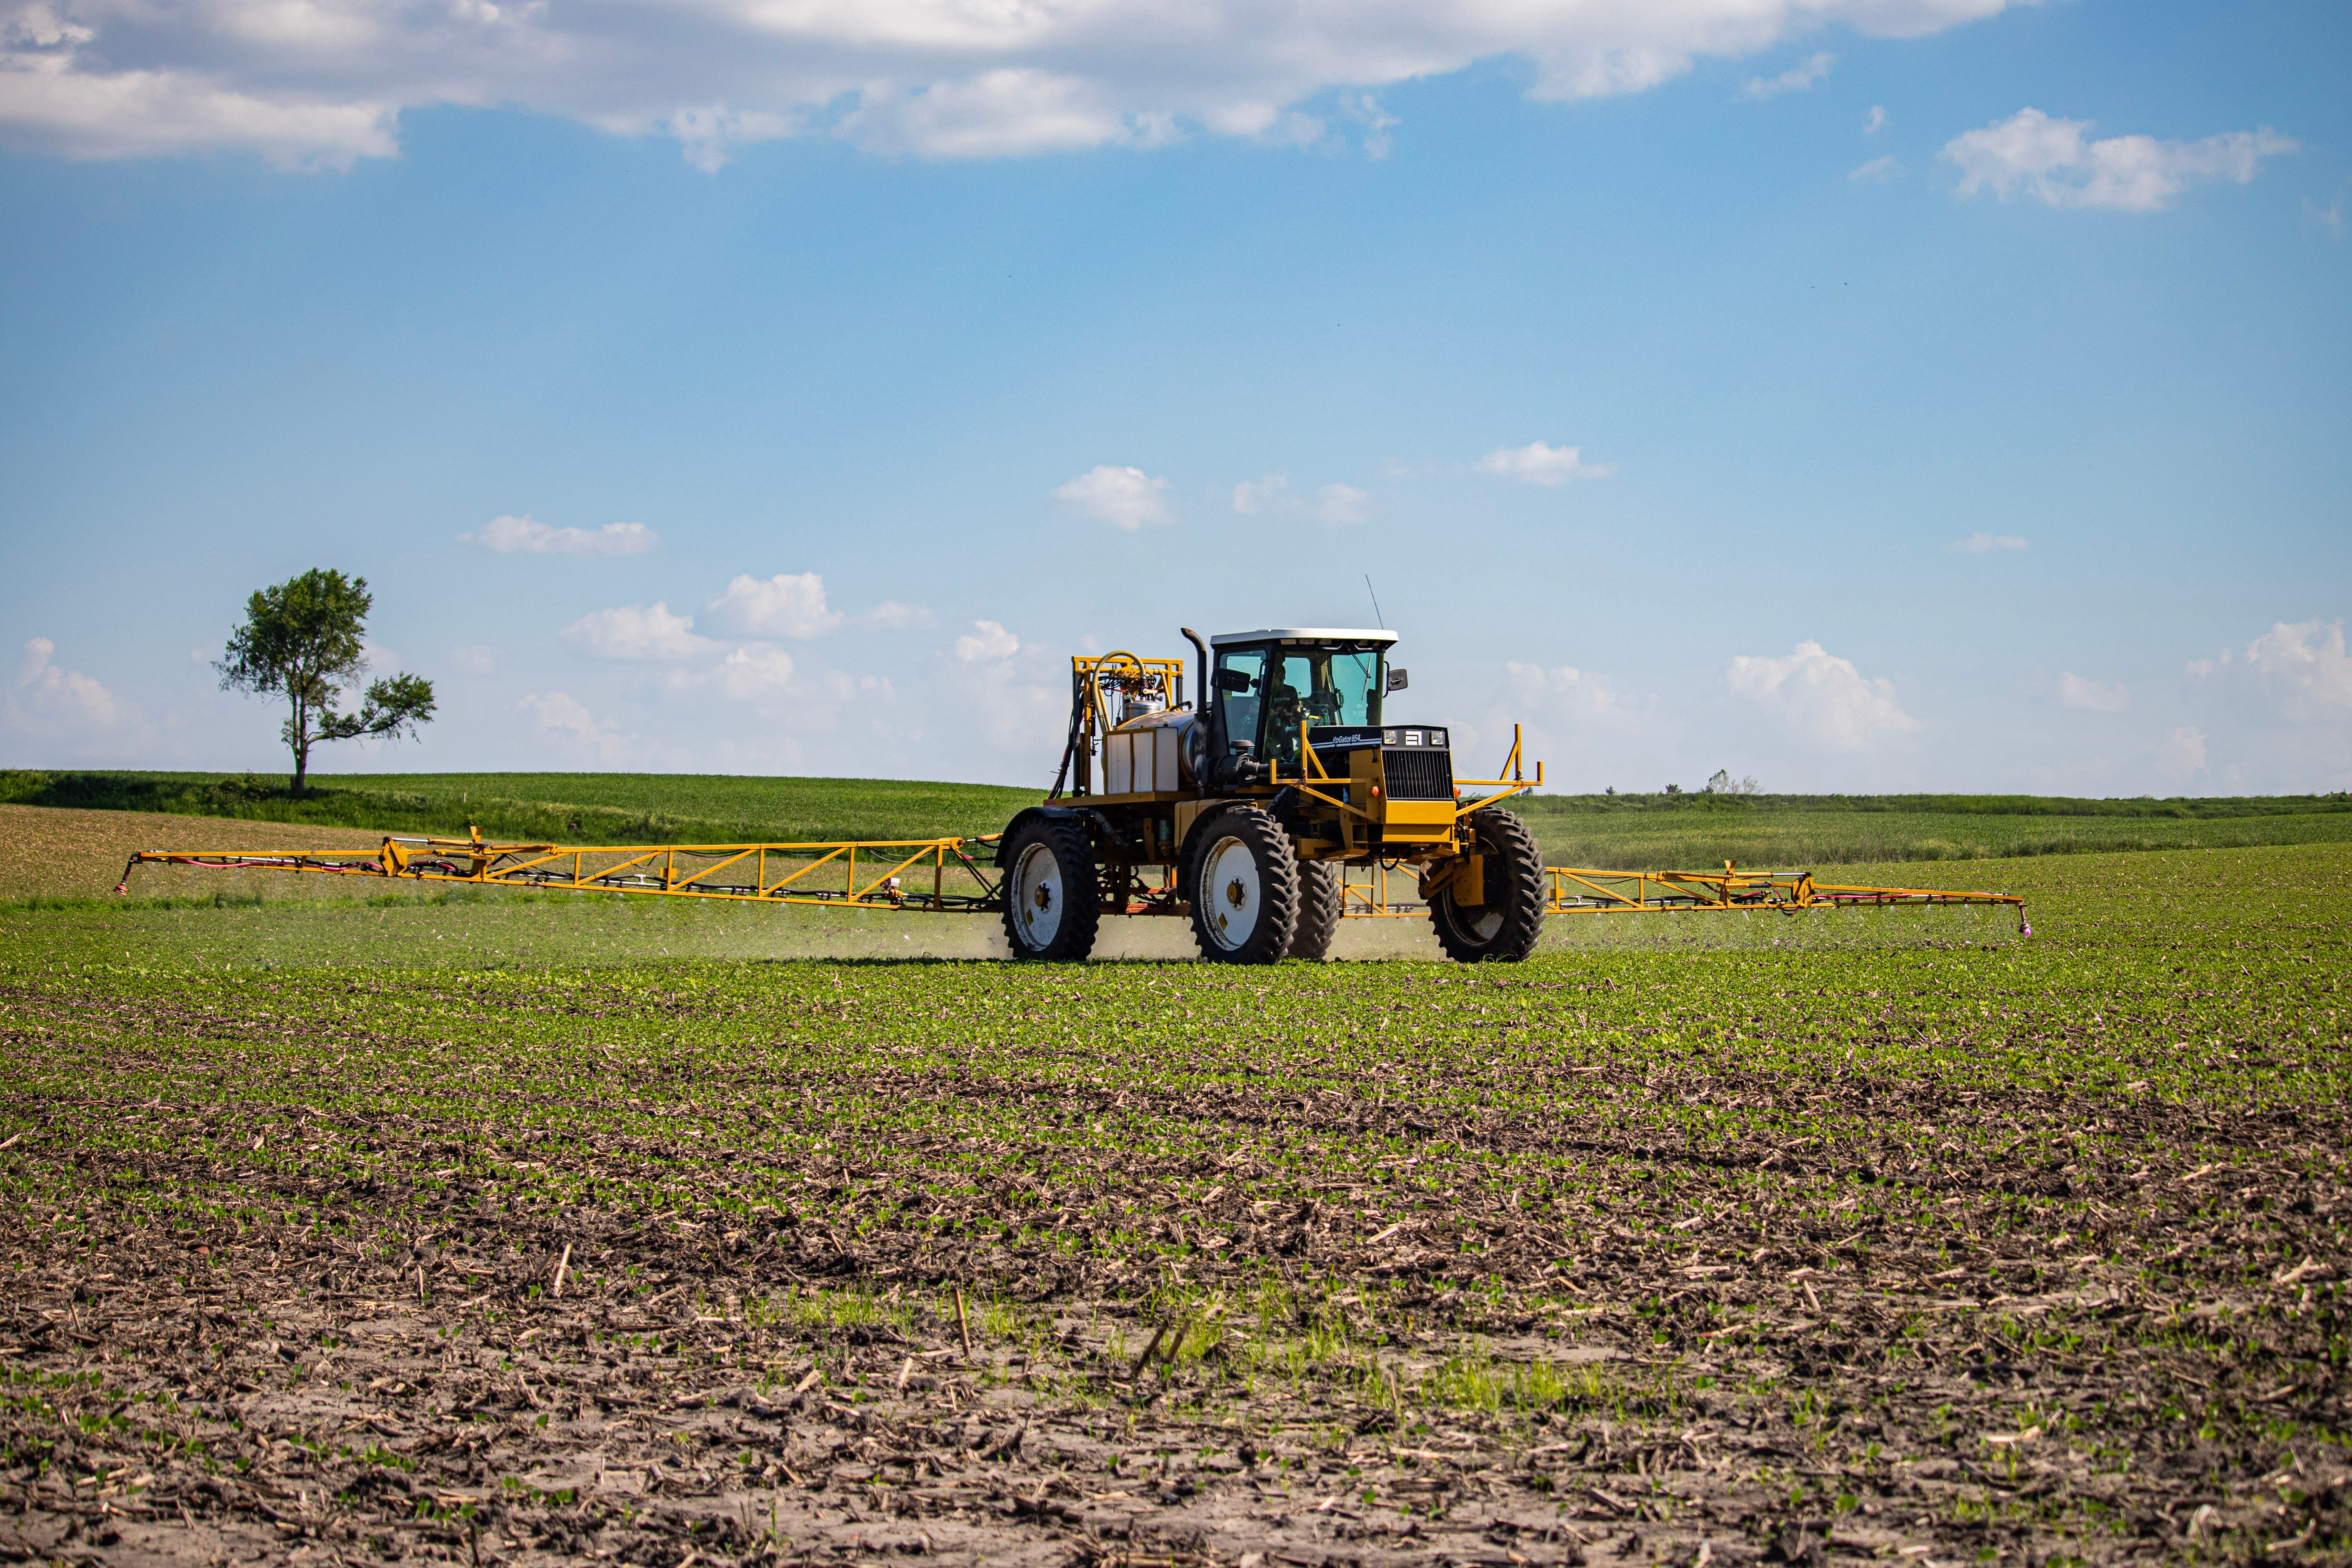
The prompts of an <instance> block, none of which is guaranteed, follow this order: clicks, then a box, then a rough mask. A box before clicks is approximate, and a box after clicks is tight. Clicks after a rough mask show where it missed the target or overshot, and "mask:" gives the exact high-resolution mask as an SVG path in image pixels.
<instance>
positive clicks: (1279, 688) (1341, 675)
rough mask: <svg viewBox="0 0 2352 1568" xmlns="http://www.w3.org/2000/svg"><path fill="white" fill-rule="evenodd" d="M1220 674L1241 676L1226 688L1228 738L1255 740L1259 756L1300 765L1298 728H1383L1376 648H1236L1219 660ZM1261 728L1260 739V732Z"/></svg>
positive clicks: (1227, 682)
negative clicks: (1241, 679)
mask: <svg viewBox="0 0 2352 1568" xmlns="http://www.w3.org/2000/svg"><path fill="white" fill-rule="evenodd" d="M1217 665H1218V668H1220V669H1228V670H1233V671H1234V672H1235V673H1236V675H1241V676H1244V677H1245V678H1246V679H1248V681H1249V685H1248V687H1247V689H1242V688H1241V685H1240V682H1239V680H1230V679H1229V680H1226V681H1223V682H1221V684H1222V685H1223V687H1224V689H1225V691H1224V700H1225V733H1226V734H1227V735H1229V736H1231V737H1232V738H1233V739H1234V740H1236V741H1240V740H1255V741H1256V742H1258V748H1257V754H1258V755H1259V756H1261V757H1271V758H1274V759H1276V760H1277V761H1280V762H1284V763H1297V761H1298V727H1299V726H1300V725H1301V724H1302V723H1303V724H1307V725H1309V726H1314V725H1321V724H1377V723H1379V722H1380V721H1381V655H1380V650H1379V649H1377V648H1331V647H1273V648H1247V649H1242V648H1236V649H1234V650H1232V651H1230V652H1227V653H1223V654H1221V655H1220V656H1219V658H1218V659H1217ZM1261 724H1263V727H1264V728H1263V732H1262V733H1261V732H1260V725H1261Z"/></svg>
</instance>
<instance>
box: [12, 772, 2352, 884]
mask: <svg viewBox="0 0 2352 1568" xmlns="http://www.w3.org/2000/svg"><path fill="white" fill-rule="evenodd" d="M312 784H313V791H312V794H311V795H310V796H309V797H307V798H305V799H303V800H300V801H296V800H293V799H290V798H289V797H288V796H287V795H286V793H285V781H284V780H283V779H282V778H278V777H277V776H275V775H270V776H267V777H255V776H253V775H249V774H240V775H231V774H220V773H42V772H37V771H25V770H19V771H15V772H0V803H9V802H13V803H16V804H19V805H39V806H52V807H68V808H76V809H104V810H122V811H139V812H145V813H177V814H185V815H194V816H213V817H222V818H230V819H236V820H246V821H263V822H279V823H301V824H310V825H316V826H348V827H359V828H367V829H373V830H377V831H381V832H400V833H435V834H440V835H444V836H451V837H462V836H463V835H464V834H465V832H466V829H467V826H468V824H470V823H478V824H479V825H480V826H481V828H482V830H483V831H484V832H485V833H486V834H488V835H490V836H491V837H504V838H509V839H522V840H527V841H547V840H553V841H556V842H560V843H570V844H583V843H584V844H686V843H698V842H699V843H740V842H749V841H761V840H764V841H780V840H781V841H790V840H794V839H824V838H929V837H941V836H944V835H947V834H982V833H995V832H1000V831H1002V830H1003V826H1004V825H1005V824H1006V823H1007V822H1008V821H1010V820H1011V819H1012V816H1013V813H1014V812H1016V811H1018V810H1020V809H1021V808H1022V807H1023V806H1024V805H1030V804H1032V803H1034V801H1036V800H1037V799H1039V798H1040V797H1041V796H1042V794H1043V791H1042V789H1041V790H1034V791H1033V790H1018V789H1005V788H1001V787H998V786H995V785H989V784H919V783H907V782H904V781H892V780H857V779H803V778H737V777H724V776H712V775H700V774H690V773H687V774H681V773H377V774H359V773H347V774H317V775H313V779H312ZM1516 809H1517V810H1519V811H1520V812H1521V813H1522V814H1523V815H1524V816H1526V817H1527V818H1528V823H1529V824H1530V826H1533V827H1534V829H1535V831H1536V836H1537V837H1538V839H1539V840H1540V841H1541V843H1542V845H1543V847H1544V853H1545V856H1546V858H1548V859H1549V861H1550V862H1551V863H1552V864H1553V865H1556V866H1598V867H1605V868H1613V869H1629V870H1631V869H1645V868H1647V869H1662V870H1673V869H1684V870H1687V869H1696V868H1704V867H1710V866H1719V865H1721V864H1722V863H1723V862H1724V861H1725V860H1737V861H1738V862H1739V863H1740V864H1742V865H1745V866H1751V867H1758V868H1765V867H1777V868H1790V869H1810V868H1815V867H1821V866H1843V865H1852V864H1854V863H1856V862H1862V861H1897V860H1968V859H1987V858H1996V859H1997V858H2011V857H2017V856H2029V855H2048V854H2066V853H2100V852H2106V851H2115V850H2147V849H2190V848H2243V847H2252V846H2256V845H2264V844H2326V843H2346V842H2352V796H2345V795H2305V796H2287V797H2253V798H2242V799H2213V800H2202V799H2198V800H2074V799H2063V798H2057V797H2049V796H2034V795H1748V796H1727V795H1610V796H1602V795H1524V796H1521V797H1520V799H1519V802H1518V804H1517V807H1516Z"/></svg>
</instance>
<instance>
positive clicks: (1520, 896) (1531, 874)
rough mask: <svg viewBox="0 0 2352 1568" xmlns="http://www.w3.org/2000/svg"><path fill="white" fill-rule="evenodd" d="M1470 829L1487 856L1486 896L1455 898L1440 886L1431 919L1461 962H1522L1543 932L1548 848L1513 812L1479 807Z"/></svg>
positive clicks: (1431, 905)
mask: <svg viewBox="0 0 2352 1568" xmlns="http://www.w3.org/2000/svg"><path fill="white" fill-rule="evenodd" d="M1470 830H1471V832H1472V834H1473V835H1475V837H1476V838H1477V841H1478V850H1479V853H1480V854H1482V855H1484V856H1485V857H1486V876H1485V878H1484V881H1485V882H1486V887H1485V889H1484V891H1485V892H1486V902H1485V903H1483V904H1470V905H1463V904H1456V903H1455V902H1454V894H1453V890H1452V889H1447V888H1441V889H1438V891H1437V896H1436V897H1435V898H1433V899H1432V900H1430V901H1429V923H1430V924H1431V925H1432V926H1433V927H1435V928H1436V930H1437V945H1438V946H1440V947H1442V948H1444V950H1445V956H1446V957H1448V958H1450V959H1452V960H1454V962H1455V963H1517V962H1518V961H1519V960H1520V959H1523V958H1525V957H1527V955H1528V953H1530V952H1534V951H1535V945H1536V939H1537V938H1538V937H1539V936H1541V935H1542V934H1543V921H1544V896H1543V880H1544V876H1543V851H1542V850H1540V849H1538V847H1536V836H1535V835H1534V834H1532V833H1530V832H1528V825H1527V824H1526V823H1524V822H1522V821H1520V820H1519V818H1518V816H1517V814H1516V813H1513V812H1508V811H1498V810H1495V809H1493V808H1491V807H1490V808H1488V809H1487V810H1485V811H1474V812H1472V813H1471V814H1470Z"/></svg>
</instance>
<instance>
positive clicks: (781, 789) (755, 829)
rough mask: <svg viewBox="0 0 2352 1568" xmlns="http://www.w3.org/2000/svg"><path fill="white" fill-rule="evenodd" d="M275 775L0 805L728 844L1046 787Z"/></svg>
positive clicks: (877, 821) (833, 832) (23, 779)
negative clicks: (295, 778)
mask: <svg viewBox="0 0 2352 1568" xmlns="http://www.w3.org/2000/svg"><path fill="white" fill-rule="evenodd" d="M310 784H311V788H310V793H309V794H308V795H305V796H304V797H303V798H302V799H300V800H295V799H293V798H291V797H290V796H289V795H288V794H287V793H286V780H285V779H284V778H282V777H280V776H278V775H276V774H268V775H262V776H256V775H254V774H249V773H247V774H230V773H51V772H40V771H36V770H22V769H20V770H14V771H0V802H5V803H14V804H17V805H46V806H62V807H68V808H72V809H79V810H111V811H139V812H148V813H173V814H183V815H188V816H211V817H225V818H232V819H237V820H243V821H251V822H281V823H304V824H311V825H316V826H337V827H359V828H365V829H370V830H373V831H376V832H383V833H431V834H437V835H441V836H444V837H465V834H466V830H467V827H468V826H470V825H477V824H478V825H479V826H480V827H481V829H482V831H483V832H484V833H485V834H488V835H489V836H490V837H499V838H508V839H520V840H524V841H529V842H546V841H554V842H559V843H565V844H697V843H700V844H734V843H744V842H751V841H765V842H793V841H795V840H802V839H829V838H936V837H946V836H948V835H950V834H982V833H997V832H1001V831H1003V827H1004V825H1005V823H1007V822H1008V821H1010V820H1011V819H1012V817H1013V813H1014V812H1016V811H1019V810H1020V809H1021V808H1022V807H1023V806H1024V805H1033V804H1034V803H1035V802H1036V801H1037V800H1038V799H1040V798H1041V797H1042V796H1043V795H1044V794H1045V791H1044V790H1043V788H1039V789H1034V790H1017V789H1005V788H1002V787H1000V786H998V785H994V784H924V783H910V782H908V781H906V780H901V779H803V778H742V777H735V776H731V775H712V774H696V773H374V774H370V773H331V774H330V773H314V774H312V775H311V778H310Z"/></svg>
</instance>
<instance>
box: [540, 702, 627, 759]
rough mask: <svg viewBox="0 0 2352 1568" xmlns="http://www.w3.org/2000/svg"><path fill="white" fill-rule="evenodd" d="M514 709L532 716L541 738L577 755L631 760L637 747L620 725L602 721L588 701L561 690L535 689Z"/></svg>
mask: <svg viewBox="0 0 2352 1568" xmlns="http://www.w3.org/2000/svg"><path fill="white" fill-rule="evenodd" d="M515 710H516V711H517V712H519V713H528V714H530V716H531V719H532V721H533V722H534V723H535V724H536V725H537V727H538V730H539V733H540V736H541V739H543V740H549V741H554V742H558V743H560V744H562V746H563V748H564V749H565V750H566V751H567V752H571V753H572V754H573V755H575V756H581V757H586V758H591V759H593V760H594V761H596V762H600V763H618V762H625V761H626V760H628V758H629V757H630V755H631V753H632V752H635V749H636V743H635V741H634V740H633V739H632V738H631V737H629V736H626V735H624V734H622V733H621V732H620V730H619V728H618V726H616V725H614V724H612V723H610V722H609V721H598V720H597V718H596V717H595V715H593V714H592V713H590V712H589V711H588V709H587V705H586V704H584V703H583V702H581V701H580V700H578V699H576V698H573V697H571V696H568V695H566V694H565V693H563V692H561V691H550V692H547V693H545V694H544V695H542V694H541V693H539V692H536V691H534V692H532V693H531V694H530V696H528V697H526V698H524V699H523V700H521V701H520V702H518V703H516V704H515Z"/></svg>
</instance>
